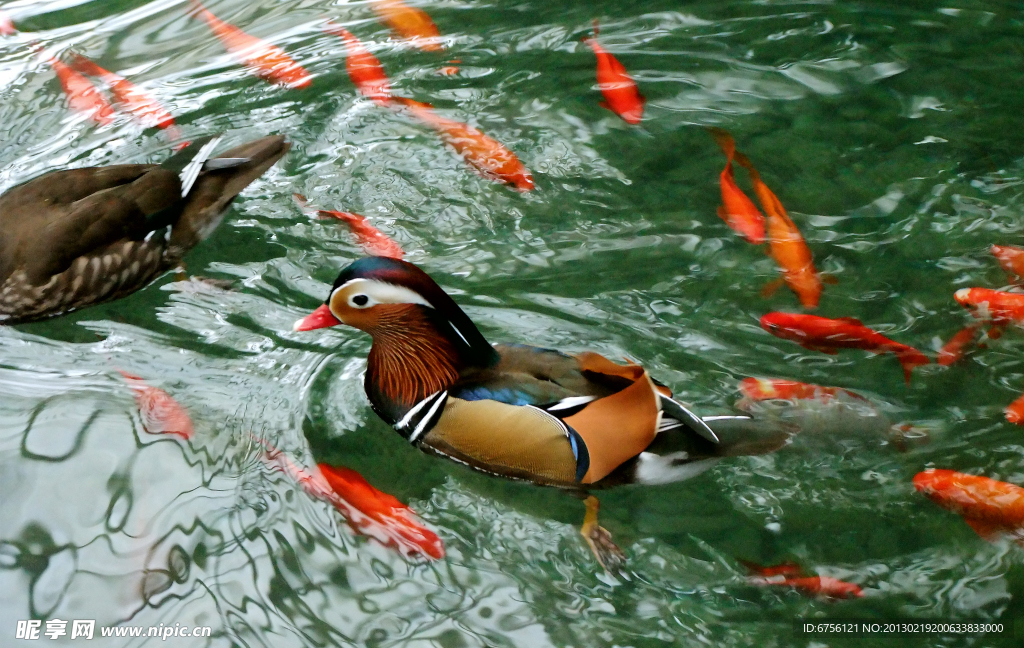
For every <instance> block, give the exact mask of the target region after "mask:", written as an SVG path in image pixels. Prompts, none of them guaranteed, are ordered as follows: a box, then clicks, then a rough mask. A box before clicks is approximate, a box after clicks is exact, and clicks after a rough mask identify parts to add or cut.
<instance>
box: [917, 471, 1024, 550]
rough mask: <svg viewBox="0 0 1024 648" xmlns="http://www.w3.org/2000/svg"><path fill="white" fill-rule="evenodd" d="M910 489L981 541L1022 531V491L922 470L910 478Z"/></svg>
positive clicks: (985, 479)
mask: <svg viewBox="0 0 1024 648" xmlns="http://www.w3.org/2000/svg"><path fill="white" fill-rule="evenodd" d="M914 488H916V489H917V490H918V491H919V492H921V493H924V495H925V496H927V497H928V499H930V500H932V501H933V502H935V503H936V504H938V505H939V506H941V507H942V508H944V509H947V510H949V511H953V512H954V513H956V514H958V515H960V516H961V517H963V518H964V521H965V522H967V524H968V525H970V527H971V528H972V529H974V531H975V532H976V533H977V534H978V535H980V536H981V537H983V538H985V539H991V538H993V537H994V536H995V535H996V534H998V533H1000V532H1009V533H1019V532H1020V531H1021V529H1022V528H1024V488H1021V487H1020V486H1017V485H1015V484H1008V483H1006V482H1001V481H996V480H995V479H990V478H988V477H980V476H977V475H967V474H965V473H959V472H955V471H953V470H926V471H924V472H920V473H918V474H917V475H915V476H914Z"/></svg>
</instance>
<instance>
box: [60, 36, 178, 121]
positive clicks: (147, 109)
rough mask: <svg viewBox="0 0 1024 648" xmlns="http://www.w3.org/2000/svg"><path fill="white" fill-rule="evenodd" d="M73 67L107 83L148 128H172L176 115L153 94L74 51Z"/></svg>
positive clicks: (116, 100) (126, 109)
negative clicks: (168, 110)
mask: <svg viewBox="0 0 1024 648" xmlns="http://www.w3.org/2000/svg"><path fill="white" fill-rule="evenodd" d="M71 67H73V68H74V69H75V70H77V71H78V72H81V73H82V74H88V75H89V76H93V77H97V78H99V79H101V80H102V81H103V82H104V83H106V84H107V87H109V88H110V93H111V94H112V95H113V96H114V101H115V102H116V103H117V104H118V105H119V106H120V107H121V108H122V109H124V111H125V112H127V113H129V114H131V115H132V116H133V117H135V118H136V119H138V120H139V121H140V122H141V123H142V124H143V125H144V126H145V127H146V128H172V127H173V126H174V117H173V116H172V115H171V113H169V112H167V110H166V109H165V108H164V107H163V106H161V105H160V102H158V101H157V100H156V98H155V97H153V96H152V95H151V94H149V93H148V92H146V91H145V90H143V89H142V88H140V87H138V86H137V85H135V84H134V83H132V82H131V81H129V80H128V79H125V78H124V77H122V76H120V75H117V74H114V73H113V72H110V71H109V70H105V69H104V68H102V67H100V66H99V65H97V64H96V63H95V62H93V61H92V60H91V59H89V58H86V57H85V56H83V55H81V54H78V53H75V52H72V54H71Z"/></svg>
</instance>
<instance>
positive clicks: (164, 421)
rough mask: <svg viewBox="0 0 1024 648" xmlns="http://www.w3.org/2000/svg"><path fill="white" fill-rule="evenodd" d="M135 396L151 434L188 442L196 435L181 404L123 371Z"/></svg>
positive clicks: (143, 423)
mask: <svg viewBox="0 0 1024 648" xmlns="http://www.w3.org/2000/svg"><path fill="white" fill-rule="evenodd" d="M118 372H119V373H120V374H121V375H122V376H124V379H125V381H126V382H127V383H128V386H129V387H130V388H131V390H132V394H133V395H134V396H135V404H136V406H137V407H138V408H139V417H140V418H141V419H142V427H143V428H144V429H145V430H146V432H148V433H149V434H170V435H171V436H176V437H179V438H181V439H183V440H185V441H188V440H189V439H191V438H192V436H193V434H195V428H194V427H193V425H192V419H191V418H190V417H189V415H188V412H186V411H185V408H184V407H182V406H181V404H180V403H179V402H178V401H176V400H174V398H172V397H171V395H170V394H168V393H167V392H165V391H164V390H162V389H159V388H157V387H153V386H152V385H149V384H147V383H146V381H144V380H143V379H142V378H140V377H139V376H136V375H133V374H130V373H127V372H124V371H121V370H120V369H118Z"/></svg>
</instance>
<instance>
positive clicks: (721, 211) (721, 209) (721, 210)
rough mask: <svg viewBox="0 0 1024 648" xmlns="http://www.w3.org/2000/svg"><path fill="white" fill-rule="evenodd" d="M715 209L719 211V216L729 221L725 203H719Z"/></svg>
mask: <svg viewBox="0 0 1024 648" xmlns="http://www.w3.org/2000/svg"><path fill="white" fill-rule="evenodd" d="M715 211H716V212H717V213H718V217H719V218H721V219H722V220H724V221H726V222H728V221H729V216H728V215H726V213H725V205H719V206H718V209H717V210H715Z"/></svg>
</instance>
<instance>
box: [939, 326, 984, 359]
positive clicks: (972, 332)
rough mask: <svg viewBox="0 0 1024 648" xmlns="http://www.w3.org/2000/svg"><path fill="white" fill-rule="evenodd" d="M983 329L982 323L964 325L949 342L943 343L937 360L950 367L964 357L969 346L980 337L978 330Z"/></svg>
mask: <svg viewBox="0 0 1024 648" xmlns="http://www.w3.org/2000/svg"><path fill="white" fill-rule="evenodd" d="M980 330H981V324H980V323H974V324H970V325H968V326H965V327H963V328H962V329H960V330H959V331H957V332H956V335H954V336H953V337H951V338H949V342H946V344H945V345H943V347H942V349H941V350H940V351H939V357H938V359H937V360H936V362H938V363H939V364H940V365H942V366H943V367H948V366H949V365H951V364H953V363H954V362H956V361H957V360H959V359H960V358H962V357H963V355H964V352H965V351H966V350H967V347H968V346H970V345H971V344H972V343H973V342H974V340H975V338H977V337H978V332H979V331H980Z"/></svg>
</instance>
